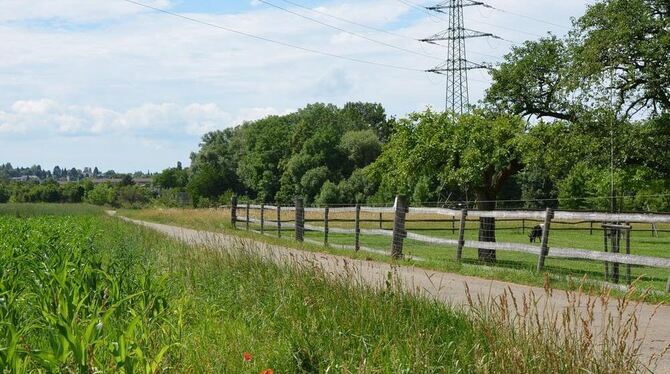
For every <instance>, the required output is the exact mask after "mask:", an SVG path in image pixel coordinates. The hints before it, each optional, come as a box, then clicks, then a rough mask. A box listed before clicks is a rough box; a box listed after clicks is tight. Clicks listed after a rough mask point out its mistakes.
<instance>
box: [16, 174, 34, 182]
mask: <svg viewBox="0 0 670 374" xmlns="http://www.w3.org/2000/svg"><path fill="white" fill-rule="evenodd" d="M10 180H12V181H15V182H28V181H39V180H40V177H38V176H37V175H22V176H20V177H14V178H10Z"/></svg>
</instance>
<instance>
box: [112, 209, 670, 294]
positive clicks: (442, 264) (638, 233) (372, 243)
mask: <svg viewBox="0 0 670 374" xmlns="http://www.w3.org/2000/svg"><path fill="white" fill-rule="evenodd" d="M121 213H122V214H123V215H127V216H129V217H132V218H137V219H145V220H149V221H154V222H159V223H167V224H175V225H181V226H184V227H189V228H195V229H201V230H209V231H222V230H226V229H230V228H231V227H230V211H229V209H160V208H158V209H143V210H123V211H121ZM237 214H238V219H239V220H240V221H242V222H238V224H237V229H238V230H237V231H236V234H237V235H254V233H253V232H256V233H257V232H258V231H259V230H260V227H259V224H258V223H257V222H251V223H250V224H249V230H250V233H248V234H247V233H246V228H247V226H246V223H245V222H244V220H245V219H246V216H245V215H246V211H245V210H244V209H240V210H238V213H237ZM280 214H281V219H282V220H283V221H287V223H290V222H291V221H292V220H293V219H294V213H293V212H292V211H286V210H284V211H282V212H281V213H280ZM250 218H252V220H253V219H256V220H258V219H259V218H260V214H259V211H258V210H255V209H251V210H250ZM264 218H265V219H266V220H276V218H277V213H276V212H275V211H266V212H265V217H264ZM353 218H354V217H353V213H346V212H331V213H330V214H329V227H331V228H346V229H353V227H354V223H353ZM360 218H361V224H360V227H361V228H362V229H379V228H383V229H385V230H391V229H392V226H393V223H392V220H393V214H391V213H383V214H381V224H380V223H379V219H380V214H378V213H367V212H362V213H361V217H360ZM407 219H408V221H407V231H408V232H413V233H417V234H422V235H430V236H434V237H438V238H445V239H454V240H456V239H458V226H459V223H458V221H457V220H458V218H456V220H455V222H453V223H452V222H431V221H439V220H444V219H445V217H444V216H436V215H427V214H409V215H408V218H407ZM305 220H306V222H307V223H309V224H310V225H313V226H320V227H323V213H319V212H311V211H310V212H306V216H305ZM417 220H419V221H420V222H417ZM344 221H346V222H344ZM413 221H414V222H413ZM537 223H539V222H533V221H528V220H526V221H522V220H510V221H503V220H499V221H498V222H497V223H496V239H497V240H498V241H499V242H509V243H520V244H529V238H528V234H529V232H530V231H531V229H532V227H533V226H534V225H535V224H537ZM478 227H479V222H478V221H477V220H476V219H474V218H473V219H468V220H467V222H466V227H465V239H466V240H476V239H477V237H478ZM632 227H633V230H632V231H631V254H635V255H644V256H652V257H659V258H670V225H664V224H661V225H657V227H656V228H657V230H658V232H657V233H656V234H654V233H652V230H651V226H650V225H648V224H635V223H634V224H632ZM264 233H265V236H263V237H260V238H261V239H263V240H271V241H273V240H276V238H277V237H278V231H277V228H276V227H273V226H270V225H268V226H266V227H265V230H264ZM281 236H282V239H283V240H281V243H282V244H283V245H293V246H295V245H297V243H296V242H294V241H293V240H292V239H293V236H294V235H293V229H292V228H290V227H287V226H286V225H285V226H284V227H283V228H282V231H281ZM255 237H258V235H256V236H255ZM265 238H267V239H265ZM305 239H307V240H308V242H307V243H305V244H303V245H302V247H303V248H306V249H310V250H315V251H327V252H332V253H337V254H344V255H348V256H352V257H354V258H361V257H363V258H370V259H374V260H380V261H389V259H388V255H389V254H390V245H391V244H390V243H391V238H390V237H386V236H376V235H361V237H360V245H361V246H362V247H365V248H368V249H373V250H375V252H367V251H364V250H362V251H360V252H359V253H354V252H353V250H351V249H340V248H338V247H337V246H338V245H345V246H353V245H354V236H353V235H352V234H338V233H332V232H331V233H329V235H328V244H329V245H330V247H324V246H323V243H324V234H323V233H322V232H315V231H308V230H307V231H306V232H305ZM316 242H319V243H321V244H320V245H319V244H318V243H316ZM552 246H554V247H572V248H580V249H585V250H593V251H603V247H604V243H603V229H602V227H601V223H599V222H594V223H593V225H591V224H590V223H586V222H584V223H553V224H552V231H551V235H550V237H549V247H550V248H551V247H552ZM404 254H405V255H408V256H414V257H416V259H415V260H412V259H408V260H406V263H411V264H414V265H416V266H419V267H425V268H429V269H435V270H444V271H451V272H458V273H461V274H465V275H474V276H480V277H486V278H492V279H500V280H506V281H511V282H515V283H525V284H531V285H539V286H541V285H543V284H544V282H545V281H546V278H545V274H544V272H543V273H539V274H538V273H537V272H536V265H537V256H535V255H532V254H527V253H519V252H507V251H498V253H497V263H496V265H495V266H486V265H482V264H480V263H479V262H478V260H477V250H476V249H472V248H465V249H464V251H463V261H462V262H461V263H458V262H457V261H456V247H455V246H449V245H442V244H427V243H423V242H419V241H416V240H411V239H406V240H405V245H404ZM604 268H605V265H604V264H603V263H602V262H596V261H586V260H575V259H559V258H547V259H546V261H545V268H544V269H545V271H546V273H547V274H548V277H549V278H548V279H549V280H550V281H551V285H552V287H556V288H565V289H576V288H577V287H579V285H580V284H581V283H582V279H586V281H587V282H591V283H592V285H593V286H594V287H596V288H597V287H600V286H601V285H602V281H604ZM620 273H621V278H620V284H625V277H624V274H625V265H621V266H620ZM669 273H670V272H669V271H668V270H667V269H662V268H652V267H643V266H631V279H632V280H634V281H636V284H637V285H638V288H639V289H647V288H650V289H652V290H655V291H658V293H655V294H654V295H653V296H652V299H653V300H655V301H668V300H670V297H668V296H667V295H664V294H663V291H665V288H666V285H667V281H668V275H669ZM615 293H616V292H615Z"/></svg>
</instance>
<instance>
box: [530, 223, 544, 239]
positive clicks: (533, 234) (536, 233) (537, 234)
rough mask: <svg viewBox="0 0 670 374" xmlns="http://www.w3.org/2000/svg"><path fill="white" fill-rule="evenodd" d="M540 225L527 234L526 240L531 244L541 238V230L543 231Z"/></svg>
mask: <svg viewBox="0 0 670 374" xmlns="http://www.w3.org/2000/svg"><path fill="white" fill-rule="evenodd" d="M543 226H544V225H542V224H539V225H535V227H533V229H532V230H531V231H530V234H528V238H529V239H530V242H531V243H535V240H537V239H540V238H541V237H542V229H543Z"/></svg>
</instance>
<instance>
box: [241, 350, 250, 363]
mask: <svg viewBox="0 0 670 374" xmlns="http://www.w3.org/2000/svg"><path fill="white" fill-rule="evenodd" d="M242 359H243V360H244V362H249V361H251V353H249V352H244V353H242Z"/></svg>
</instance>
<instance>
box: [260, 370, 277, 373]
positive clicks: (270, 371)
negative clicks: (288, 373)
mask: <svg viewBox="0 0 670 374" xmlns="http://www.w3.org/2000/svg"><path fill="white" fill-rule="evenodd" d="M261 374H275V371H274V370H272V369H265V370H263V371H261Z"/></svg>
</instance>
